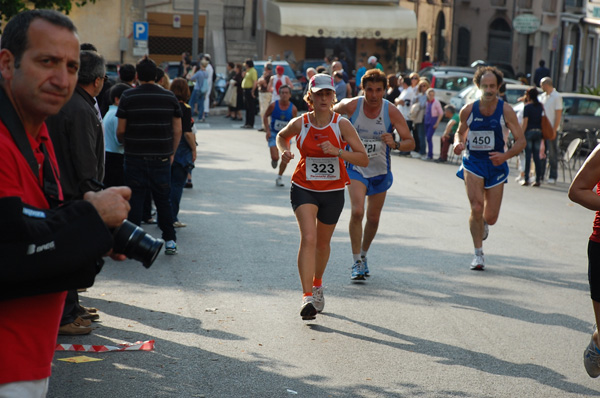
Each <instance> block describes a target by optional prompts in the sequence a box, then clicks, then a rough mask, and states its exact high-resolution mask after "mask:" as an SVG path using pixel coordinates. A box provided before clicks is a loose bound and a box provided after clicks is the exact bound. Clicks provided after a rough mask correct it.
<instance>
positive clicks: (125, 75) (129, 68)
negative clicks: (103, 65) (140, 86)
mask: <svg viewBox="0 0 600 398" xmlns="http://www.w3.org/2000/svg"><path fill="white" fill-rule="evenodd" d="M119 80H120V82H121V83H125V84H127V85H128V86H130V87H133V86H135V66H134V65H132V64H123V65H121V67H120V68H119Z"/></svg>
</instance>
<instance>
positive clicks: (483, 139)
mask: <svg viewBox="0 0 600 398" xmlns="http://www.w3.org/2000/svg"><path fill="white" fill-rule="evenodd" d="M495 143H496V142H495V137H494V132H493V131H491V130H483V131H473V130H471V131H469V150H470V151H491V150H493V149H494V146H495Z"/></svg>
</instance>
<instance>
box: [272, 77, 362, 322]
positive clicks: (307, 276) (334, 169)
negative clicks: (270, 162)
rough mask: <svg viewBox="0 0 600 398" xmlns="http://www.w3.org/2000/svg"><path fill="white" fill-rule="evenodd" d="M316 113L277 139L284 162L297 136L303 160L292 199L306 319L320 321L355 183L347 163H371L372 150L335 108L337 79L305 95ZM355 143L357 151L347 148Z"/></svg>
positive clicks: (319, 82) (313, 84)
mask: <svg viewBox="0 0 600 398" xmlns="http://www.w3.org/2000/svg"><path fill="white" fill-rule="evenodd" d="M304 100H305V101H306V102H307V104H308V105H309V109H312V111H311V112H309V113H306V114H304V115H302V116H299V117H297V118H295V119H292V121H290V123H289V124H288V125H287V126H286V127H284V128H283V129H282V130H281V131H280V132H279V134H278V135H277V148H278V149H279V151H280V152H281V161H282V162H284V163H289V161H290V160H292V159H293V158H294V154H293V153H292V152H291V151H290V144H289V141H290V139H291V138H292V137H296V136H297V137H296V142H297V147H298V150H299V151H300V156H301V158H300V161H299V162H298V165H297V166H296V170H295V171H294V174H293V175H292V188H291V192H290V198H291V203H292V209H293V210H294V214H295V215H296V220H297V221H298V227H299V229H300V249H299V250H298V271H299V273H300V282H301V283H302V291H303V293H304V294H303V298H302V307H301V310H300V316H301V317H302V319H303V320H311V319H315V317H316V315H317V312H321V311H322V310H323V308H324V306H325V299H324V297H323V284H322V278H323V273H324V272H325V267H326V266H327V261H328V260H329V253H330V250H331V248H330V242H331V236H332V235H333V231H334V230H335V225H336V223H337V222H338V219H339V217H340V214H341V212H342V209H343V208H344V188H345V186H346V185H347V184H349V183H350V179H349V178H348V174H347V173H346V167H344V163H343V162H344V161H345V162H349V163H352V164H354V165H356V166H361V167H366V166H367V165H368V164H369V158H368V157H367V152H366V151H365V148H364V146H363V144H362V142H361V141H360V138H359V137H358V134H357V133H356V130H355V129H354V127H353V126H352V124H351V123H350V122H349V121H348V120H347V119H345V118H342V117H341V116H340V115H339V114H337V113H335V112H333V110H332V108H333V105H334V104H335V102H336V98H335V89H334V86H333V78H332V77H331V76H329V75H325V74H317V75H315V76H313V77H312V78H311V79H310V83H309V89H308V91H307V93H306V96H305V97H304ZM346 143H348V145H350V148H352V151H345V150H343V149H342V148H344V147H345V146H346Z"/></svg>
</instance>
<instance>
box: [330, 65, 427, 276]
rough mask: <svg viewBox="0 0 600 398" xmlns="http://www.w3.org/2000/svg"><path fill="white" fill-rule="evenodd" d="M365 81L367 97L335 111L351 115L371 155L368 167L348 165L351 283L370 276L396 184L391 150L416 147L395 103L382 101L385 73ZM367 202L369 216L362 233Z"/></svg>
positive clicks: (370, 74)
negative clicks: (369, 256)
mask: <svg viewBox="0 0 600 398" xmlns="http://www.w3.org/2000/svg"><path fill="white" fill-rule="evenodd" d="M362 82H363V86H364V91H365V95H364V96H360V97H354V98H349V99H344V100H342V101H341V102H339V103H338V104H336V105H335V106H334V108H333V110H334V111H335V112H337V113H340V114H342V115H348V116H350V122H351V123H352V125H353V126H354V128H355V129H356V131H357V132H358V135H359V137H360V139H361V141H362V142H363V144H364V146H365V148H366V150H367V155H368V156H369V165H368V166H367V167H358V166H354V165H352V164H350V163H348V164H347V166H346V167H347V171H348V176H349V177H350V180H351V184H350V185H348V193H349V196H350V202H351V204H352V214H351V215H350V225H349V230H350V244H351V246H352V257H353V261H354V263H353V266H352V274H351V275H350V279H352V280H364V279H365V277H368V276H369V267H368V264H367V252H368V250H369V248H370V246H371V243H372V242H373V239H375V234H376V233H377V228H379V219H380V216H381V210H382V209H383V204H384V202H385V197H386V193H387V191H388V189H390V188H391V186H392V182H393V176H392V172H391V169H390V153H391V150H392V149H397V150H401V151H410V150H411V149H413V148H414V146H415V144H414V141H413V139H412V137H411V135H410V131H409V130H408V126H407V125H406V122H405V121H404V118H403V117H402V114H401V113H400V111H399V110H398V109H397V108H396V107H395V106H394V104H392V103H391V102H389V101H388V100H386V99H384V98H383V96H384V95H385V91H386V89H387V87H386V86H387V78H386V76H385V74H384V73H383V72H382V71H380V70H378V69H371V70H369V71H367V73H366V74H365V76H364V77H363V79H362ZM394 129H395V130H396V131H397V132H398V134H399V135H400V139H401V141H400V142H396V141H395V140H394V135H393V134H392V132H393V131H394ZM367 197H368V200H367ZM365 202H366V204H367V210H366V215H367V217H366V223H365V226H364V232H363V226H362V222H363V218H364V216H365Z"/></svg>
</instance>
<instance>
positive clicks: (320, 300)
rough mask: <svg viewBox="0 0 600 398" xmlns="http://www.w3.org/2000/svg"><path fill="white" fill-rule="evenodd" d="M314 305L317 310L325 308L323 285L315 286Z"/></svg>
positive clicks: (320, 310)
mask: <svg viewBox="0 0 600 398" xmlns="http://www.w3.org/2000/svg"><path fill="white" fill-rule="evenodd" d="M313 305H314V306H315V309H316V310H317V312H322V311H323V308H325V296H323V286H319V287H316V286H313Z"/></svg>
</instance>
